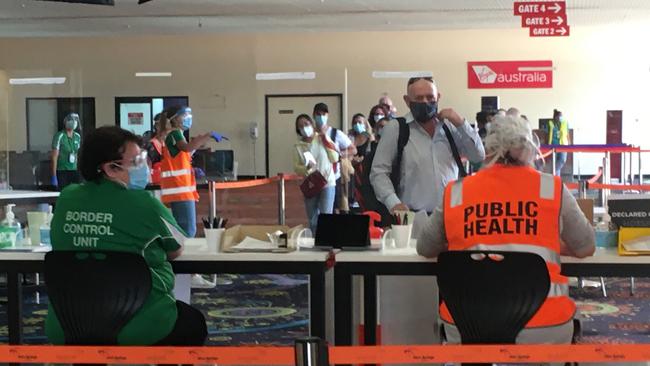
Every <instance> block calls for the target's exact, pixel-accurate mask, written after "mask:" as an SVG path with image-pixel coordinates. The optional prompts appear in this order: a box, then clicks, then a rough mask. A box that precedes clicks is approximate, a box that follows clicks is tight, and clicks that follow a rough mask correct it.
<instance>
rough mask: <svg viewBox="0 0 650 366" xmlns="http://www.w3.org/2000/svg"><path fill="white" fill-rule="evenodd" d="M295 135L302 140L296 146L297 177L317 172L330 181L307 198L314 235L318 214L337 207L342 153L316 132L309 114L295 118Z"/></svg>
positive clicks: (328, 139) (328, 211)
mask: <svg viewBox="0 0 650 366" xmlns="http://www.w3.org/2000/svg"><path fill="white" fill-rule="evenodd" d="M296 134H298V136H299V137H300V140H299V141H298V142H297V143H296V145H295V154H294V159H293V162H294V164H293V166H294V171H295V172H296V174H299V175H302V176H305V177H306V176H308V175H309V174H311V173H312V172H314V171H315V170H318V171H319V172H320V173H321V174H322V175H323V177H324V178H325V179H326V180H327V184H326V185H325V187H324V188H323V190H322V191H321V192H320V193H319V194H317V195H316V196H314V197H312V198H306V197H305V210H306V211H307V219H308V220H309V227H310V228H311V230H312V232H314V233H315V232H316V224H317V223H318V215H319V214H321V213H332V209H333V207H334V192H335V188H336V177H335V176H334V164H335V163H336V162H337V161H338V160H339V154H338V152H337V151H336V147H335V145H334V143H333V142H332V140H330V138H329V137H328V136H327V135H326V134H319V133H316V132H315V131H314V121H313V120H312V119H311V117H310V116H308V115H306V114H301V115H299V116H298V118H296Z"/></svg>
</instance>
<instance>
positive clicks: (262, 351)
mask: <svg viewBox="0 0 650 366" xmlns="http://www.w3.org/2000/svg"><path fill="white" fill-rule="evenodd" d="M329 355H330V356H329V359H330V364H364V363H366V364H368V363H382V364H394V363H412V364H419V363H444V362H466V363H479V362H496V363H533V362H534V363H548V362H569V361H570V362H642V361H648V360H650V344H606V345H601V344H584V345H505V346H504V345H466V346H451V345H446V346H353V347H330V349H329ZM0 362H11V363H111V364H151V363H170V364H171V363H186V364H217V363H218V364H219V365H293V364H294V349H293V347H261V346H255V347H85V346H84V347H81V346H0Z"/></svg>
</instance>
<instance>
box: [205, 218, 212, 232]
mask: <svg viewBox="0 0 650 366" xmlns="http://www.w3.org/2000/svg"><path fill="white" fill-rule="evenodd" d="M203 226H204V227H205V228H206V229H212V226H210V221H208V219H206V218H205V217H204V218H203Z"/></svg>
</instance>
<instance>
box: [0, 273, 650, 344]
mask: <svg viewBox="0 0 650 366" xmlns="http://www.w3.org/2000/svg"><path fill="white" fill-rule="evenodd" d="M219 278H220V279H221V282H222V283H223V284H220V285H218V286H217V287H216V288H214V289H207V290H193V292H192V305H194V306H196V307H198V308H199V309H200V310H201V311H202V312H203V314H204V315H206V319H207V321H208V329H209V333H210V335H209V344H211V345H242V344H273V345H289V344H292V343H293V339H295V338H296V337H300V336H304V335H307V332H308V319H309V309H308V293H309V292H308V281H307V277H306V276H299V275H286V276H283V275H220V276H219ZM606 283H607V291H608V297H607V298H604V297H603V295H602V292H601V290H600V288H589V287H585V288H583V289H576V288H572V289H571V296H572V297H573V298H574V299H576V300H577V302H578V307H579V310H580V313H581V315H582V319H583V320H582V327H583V339H582V343H650V279H637V281H636V292H635V294H634V296H631V295H630V281H629V279H627V278H610V279H607V280H606ZM37 289H38V290H39V292H40V294H41V295H40V304H36V302H35V300H36V296H35V293H36V290H37ZM43 290H44V289H43V287H42V286H40V287H36V286H27V287H26V288H25V289H24V298H25V304H24V314H25V315H24V320H23V322H24V325H23V329H24V334H25V343H30V344H42V343H46V339H45V336H44V333H43V320H44V317H45V314H46V308H47V306H46V304H47V296H46V295H45V294H44V291H43ZM6 341H7V318H6V289H4V288H0V342H6Z"/></svg>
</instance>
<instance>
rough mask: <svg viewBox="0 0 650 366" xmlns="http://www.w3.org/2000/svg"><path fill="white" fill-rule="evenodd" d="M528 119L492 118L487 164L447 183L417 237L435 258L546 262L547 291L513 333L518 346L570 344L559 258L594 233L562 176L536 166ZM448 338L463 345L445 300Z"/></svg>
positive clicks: (584, 250)
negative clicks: (468, 253)
mask: <svg viewBox="0 0 650 366" xmlns="http://www.w3.org/2000/svg"><path fill="white" fill-rule="evenodd" d="M538 146H539V142H538V141H537V140H536V139H535V138H534V137H533V134H532V129H531V127H530V125H529V124H528V122H527V121H525V120H523V119H521V118H520V117H515V116H505V117H497V119H496V121H495V122H494V123H492V126H491V128H490V130H489V131H488V135H487V136H486V138H485V151H486V161H485V165H484V168H483V169H482V170H481V171H479V172H478V173H476V174H475V175H473V176H469V177H466V178H464V179H462V180H459V181H455V182H451V183H449V185H447V187H446V188H445V192H444V199H443V203H442V205H441V206H439V207H438V208H437V209H436V210H435V211H434V212H433V214H432V215H431V220H430V221H428V222H427V224H426V225H425V226H424V227H423V228H422V231H421V232H420V234H419V236H418V242H417V251H418V253H419V254H420V255H423V256H425V257H436V256H437V255H438V254H439V253H440V252H442V251H444V250H498V251H521V252H533V253H536V254H538V255H540V256H541V257H542V258H544V259H545V260H546V263H547V266H548V271H549V275H550V278H551V291H549V294H548V297H547V298H546V300H545V302H544V303H543V304H542V306H541V307H540V308H539V310H538V311H537V313H536V314H535V315H534V316H533V318H532V319H531V320H530V321H529V322H528V324H527V325H526V327H525V329H524V330H522V331H521V332H520V333H519V335H518V336H517V343H570V342H571V339H572V335H573V317H574V315H575V313H576V306H575V303H574V302H573V300H571V299H570V298H569V296H568V281H567V278H566V277H564V276H562V275H561V274H560V255H568V256H574V257H578V258H583V257H586V256H590V255H592V254H593V253H594V250H595V245H594V244H595V233H594V229H593V227H592V226H591V223H589V222H588V220H587V219H586V217H585V216H584V214H583V213H582V211H581V210H580V208H579V207H578V204H577V202H576V200H575V198H573V196H572V195H571V193H570V192H569V190H568V189H567V188H566V187H565V186H564V185H563V184H562V181H561V179H560V177H554V176H552V175H549V174H544V173H541V172H538V171H536V170H535V169H534V168H533V167H532V163H533V160H534V159H535V156H536V154H537V153H538V152H539V148H538ZM440 318H441V319H442V321H443V324H444V327H445V332H446V334H447V338H448V340H449V341H450V342H452V343H460V334H459V333H458V330H457V328H456V327H455V326H454V325H453V324H454V320H453V319H452V317H451V315H450V313H449V311H448V309H447V307H446V306H445V304H444V303H442V304H441V306H440Z"/></svg>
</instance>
